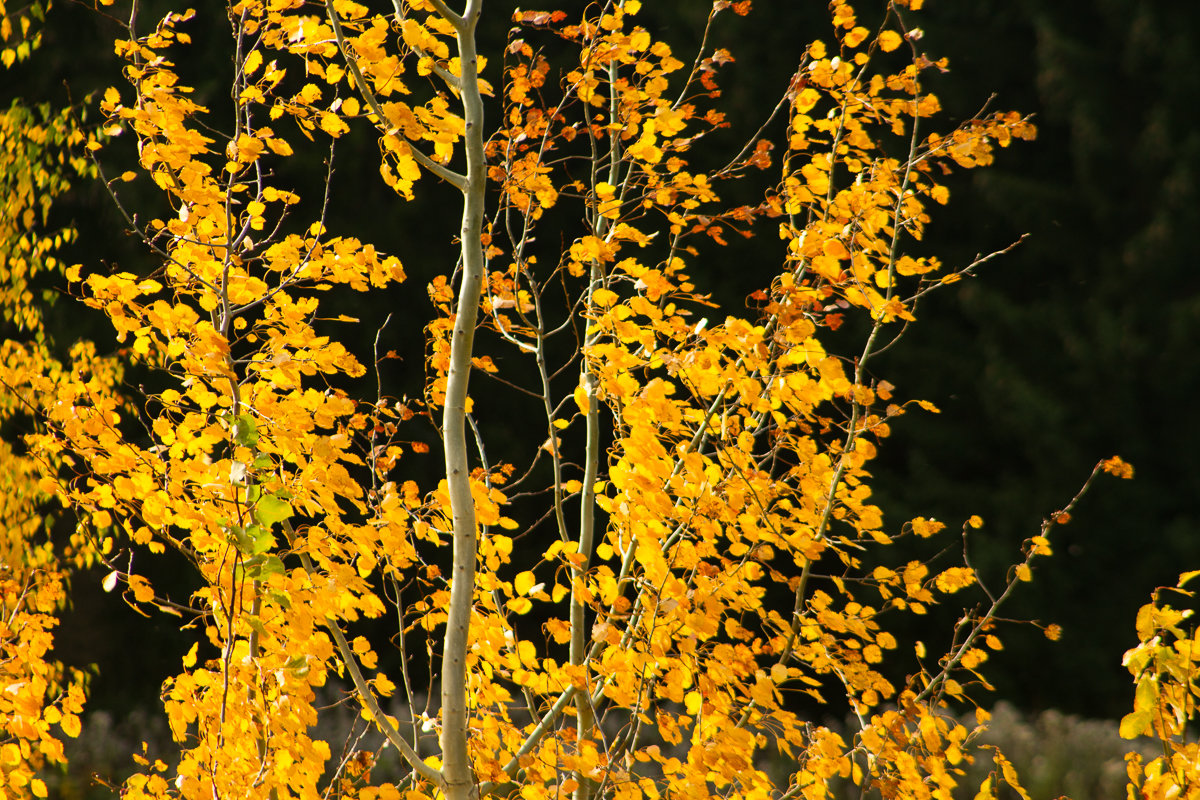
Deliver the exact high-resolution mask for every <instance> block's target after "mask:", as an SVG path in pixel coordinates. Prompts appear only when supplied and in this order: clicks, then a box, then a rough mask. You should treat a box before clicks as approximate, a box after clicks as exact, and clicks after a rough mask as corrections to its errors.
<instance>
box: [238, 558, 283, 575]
mask: <svg viewBox="0 0 1200 800" xmlns="http://www.w3.org/2000/svg"><path fill="white" fill-rule="evenodd" d="M243 566H245V568H246V574H247V575H249V576H250V578H251V579H252V580H256V581H257V580H262V579H263V578H265V577H267V576H268V575H282V574H283V573H284V572H285V570H284V568H283V562H282V561H280V560H279V556H276V555H272V554H270V553H259V554H257V555H255V556H252V557H250V558H248V559H246V563H245V564H244V565H243Z"/></svg>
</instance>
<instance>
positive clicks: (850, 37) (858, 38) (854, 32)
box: [842, 25, 871, 47]
mask: <svg viewBox="0 0 1200 800" xmlns="http://www.w3.org/2000/svg"><path fill="white" fill-rule="evenodd" d="M870 35H871V32H870V31H869V30H867V29H866V28H864V27H862V26H861V25H858V26H856V27H854V28H852V29H851V30H850V32H849V33H847V34H846V37H845V38H844V39H842V43H843V44H845V45H846V47H858V46H859V45H860V44H862V42H863V39H866V38H867V37H868V36H870Z"/></svg>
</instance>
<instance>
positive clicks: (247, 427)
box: [233, 414, 258, 447]
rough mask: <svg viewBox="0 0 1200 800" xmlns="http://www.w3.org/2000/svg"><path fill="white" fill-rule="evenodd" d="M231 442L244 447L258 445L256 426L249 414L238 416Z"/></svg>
mask: <svg viewBox="0 0 1200 800" xmlns="http://www.w3.org/2000/svg"><path fill="white" fill-rule="evenodd" d="M233 440H234V441H235V442H237V443H238V444H240V445H244V446H245V447H254V445H256V444H258V425H257V424H256V423H255V422H254V418H253V417H251V416H250V415H249V414H238V417H237V422H236V423H234V426H233Z"/></svg>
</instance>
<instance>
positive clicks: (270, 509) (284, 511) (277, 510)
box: [254, 494, 292, 525]
mask: <svg viewBox="0 0 1200 800" xmlns="http://www.w3.org/2000/svg"><path fill="white" fill-rule="evenodd" d="M291 515H292V504H291V503H289V502H288V501H286V500H284V499H283V498H281V497H277V496H276V495H273V494H269V495H267V496H266V497H263V498H261V499H260V500H259V501H258V505H256V506H255V507H254V517H255V519H257V520H258V521H259V522H261V523H262V524H263V525H274V524H275V523H276V522H282V521H283V520H285V519H287V518H288V517H290V516H291Z"/></svg>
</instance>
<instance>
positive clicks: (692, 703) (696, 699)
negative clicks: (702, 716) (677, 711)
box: [683, 691, 704, 717]
mask: <svg viewBox="0 0 1200 800" xmlns="http://www.w3.org/2000/svg"><path fill="white" fill-rule="evenodd" d="M683 702H684V705H685V706H686V708H687V713H688V715H689V716H692V717H694V716H696V715H697V714H699V713H700V709H701V708H702V707H703V706H704V698H703V697H701V696H700V693H699V692H697V691H691V692H688V693H687V696H685V697H684V698H683Z"/></svg>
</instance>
